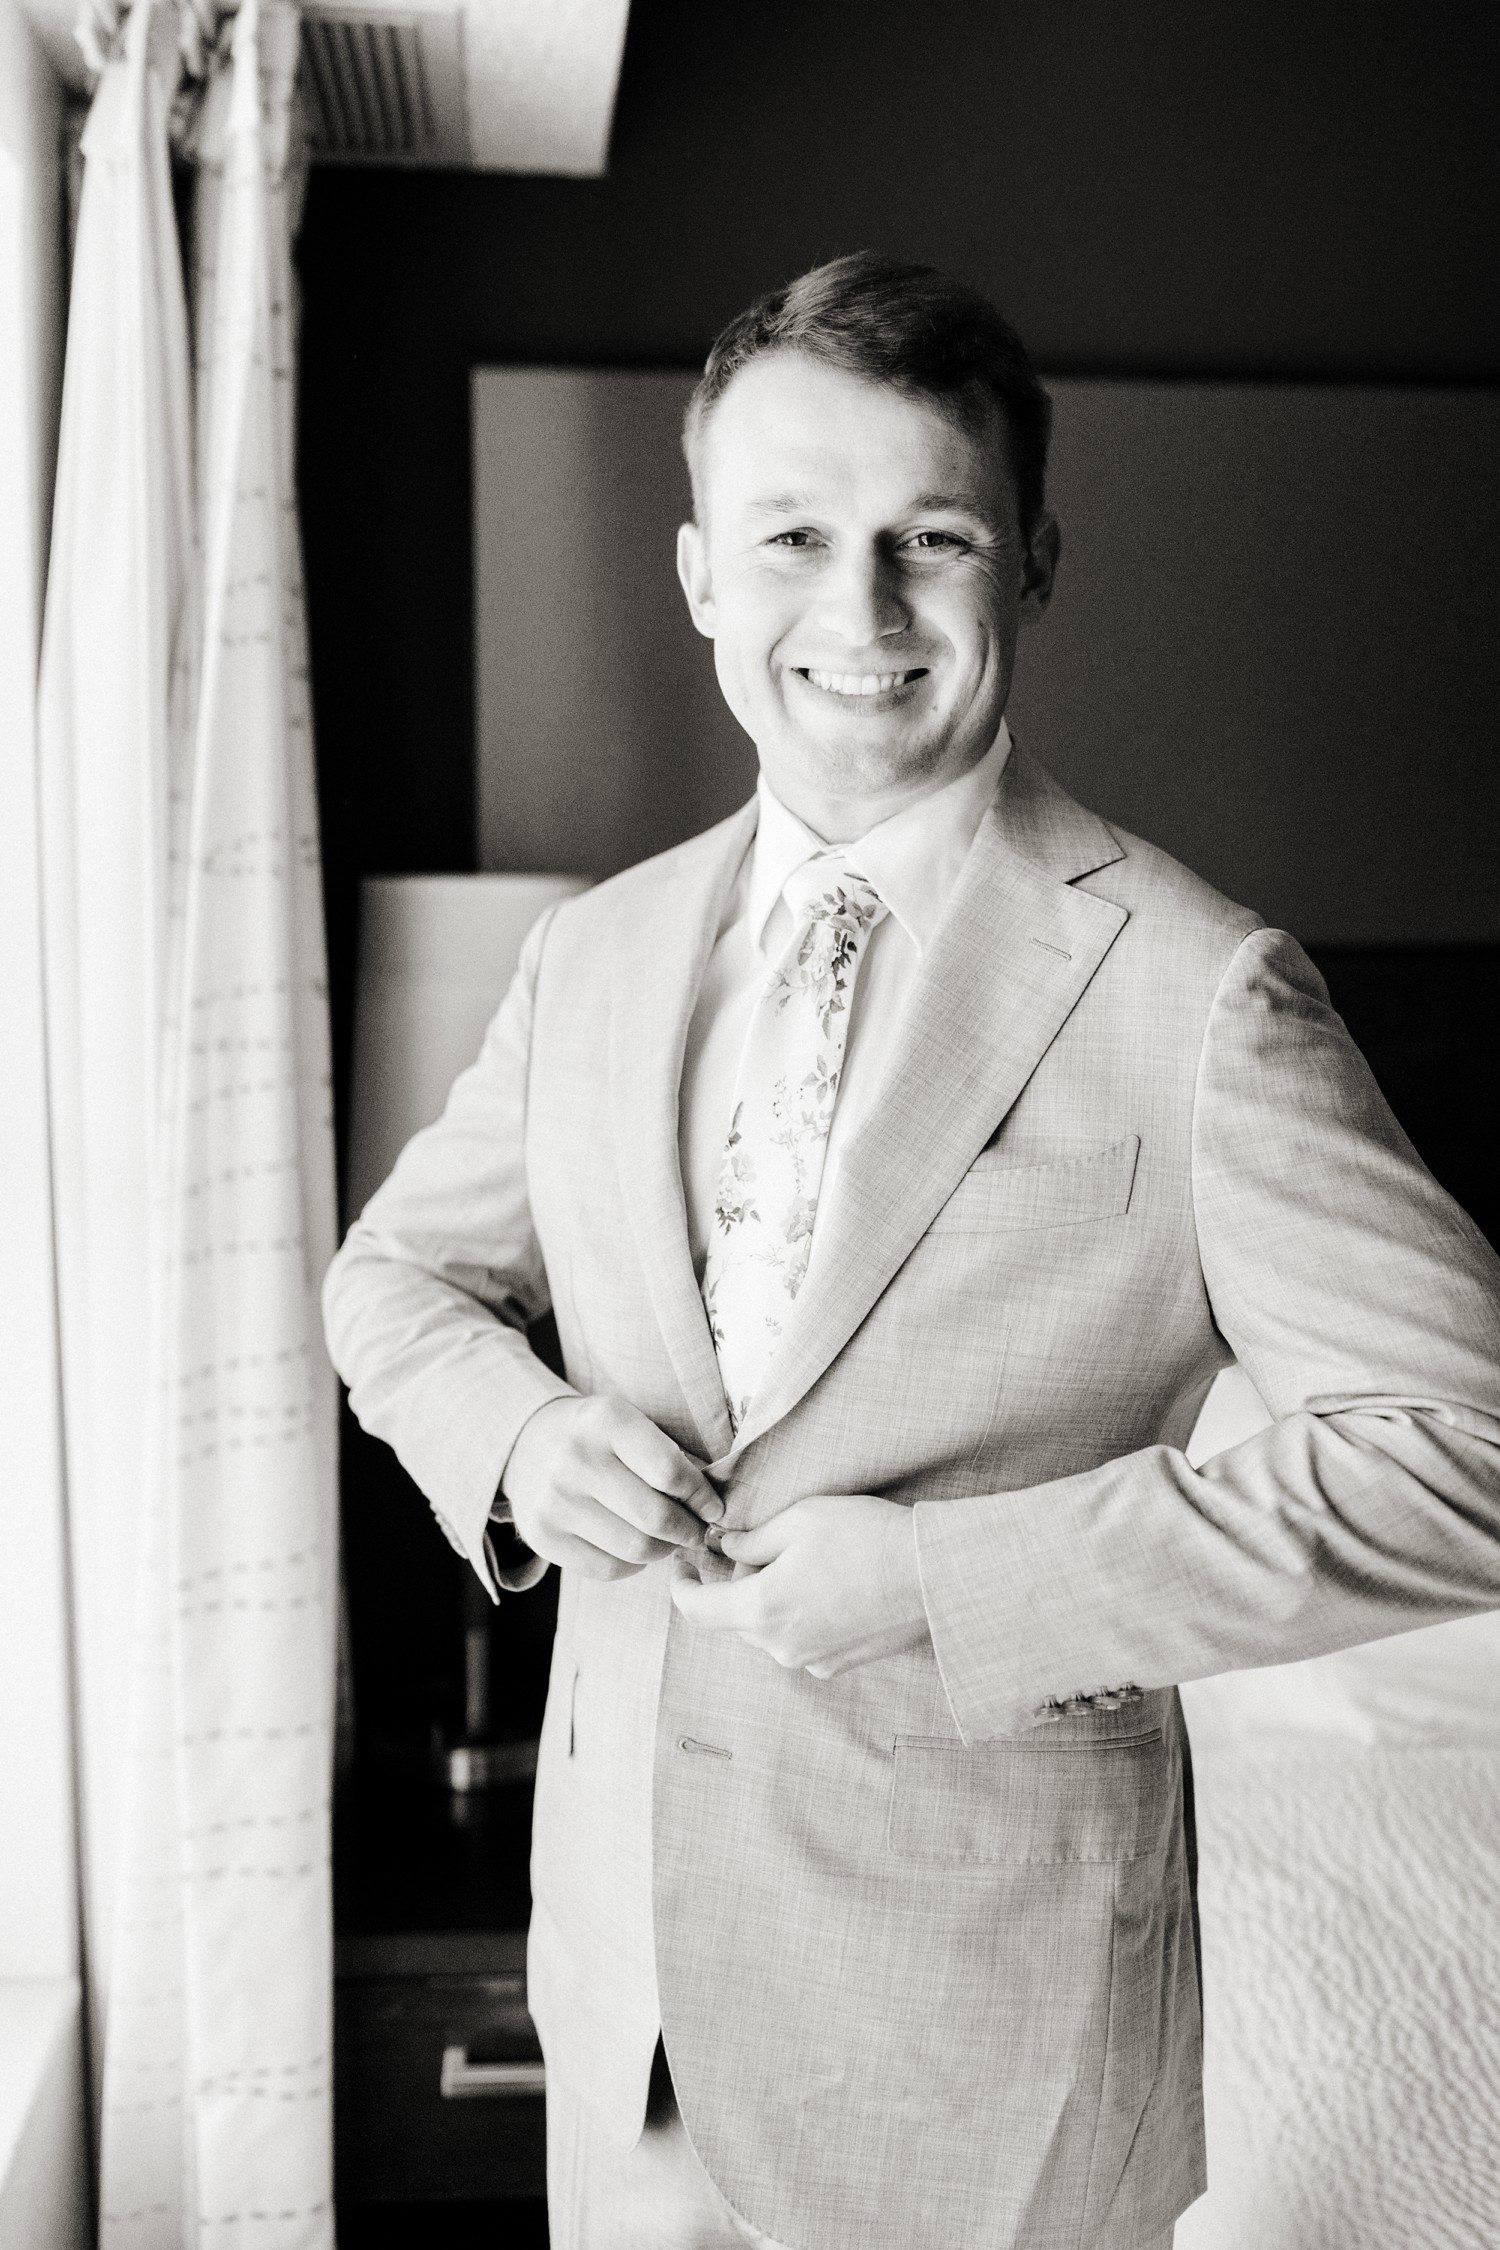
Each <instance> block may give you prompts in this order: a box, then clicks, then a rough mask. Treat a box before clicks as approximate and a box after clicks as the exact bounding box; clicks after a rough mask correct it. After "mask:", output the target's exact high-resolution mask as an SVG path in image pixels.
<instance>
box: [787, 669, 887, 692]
mask: <svg viewBox="0 0 1500 2250" xmlns="http://www.w3.org/2000/svg"><path fill="white" fill-rule="evenodd" d="M806 677H807V678H808V679H809V680H811V681H812V684H813V686H814V687H816V688H821V689H822V690H823V692H824V694H825V695H884V694H885V692H886V690H887V689H888V688H893V687H899V686H900V684H901V682H902V681H903V680H905V679H908V678H909V677H910V674H909V673H906V672H815V671H813V670H812V669H811V668H809V670H808V672H807V674H806Z"/></svg>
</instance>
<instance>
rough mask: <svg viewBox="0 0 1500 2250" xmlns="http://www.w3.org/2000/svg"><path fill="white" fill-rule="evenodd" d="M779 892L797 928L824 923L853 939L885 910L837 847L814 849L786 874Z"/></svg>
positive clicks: (877, 895)
mask: <svg viewBox="0 0 1500 2250" xmlns="http://www.w3.org/2000/svg"><path fill="white" fill-rule="evenodd" d="M782 896H783V897H784V898H785V900H786V903H787V906H788V908H789V909H790V911H791V914H792V918H793V920H794V922H795V923H796V925H797V927H798V929H799V930H805V929H807V928H809V927H811V926H814V925H816V924H818V923H820V922H822V923H827V924H828V925H829V926H830V927H831V928H833V929H837V930H841V931H843V932H844V933H845V934H847V935H848V936H849V937H851V938H853V939H854V940H855V941H856V942H859V941H862V940H863V939H864V938H865V937H867V936H868V935H869V933H870V931H871V930H873V929H874V927H875V925H876V923H877V922H879V921H880V920H881V919H882V918H883V917H884V915H885V913H886V911H887V909H886V904H885V901H884V899H883V898H882V897H881V895H880V893H879V891H877V890H876V888H875V886H874V884H873V883H872V882H871V881H870V879H869V877H868V876H867V875H862V874H861V873H860V871H859V869H858V868H857V867H851V866H850V864H849V862H848V861H847V860H846V859H845V857H844V855H843V853H842V852H837V851H832V852H818V853H816V854H815V855H814V856H813V858H811V859H808V860H804V861H803V863H802V865H801V866H800V867H799V868H797V869H796V870H795V872H794V873H792V874H791V875H789V876H788V877H787V881H786V887H785V889H784V891H783V893H782Z"/></svg>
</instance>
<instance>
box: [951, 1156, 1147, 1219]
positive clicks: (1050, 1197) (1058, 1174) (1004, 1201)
mask: <svg viewBox="0 0 1500 2250" xmlns="http://www.w3.org/2000/svg"><path fill="white" fill-rule="evenodd" d="M1140 1150H1141V1141H1140V1135H1139V1134H1138V1133H1130V1134H1127V1135H1126V1137H1125V1139H1124V1140H1121V1141H1111V1142H1110V1144H1109V1145H1108V1147H1106V1148H1094V1149H1084V1150H1082V1151H1080V1153H1079V1154H1078V1155H1077V1156H1065V1157H1060V1158H1059V1159H1058V1160H1057V1162H1056V1163H1053V1164H1005V1163H999V1162H996V1161H993V1160H992V1159H988V1158H981V1159H980V1161H979V1162H978V1163H977V1164H975V1165H972V1166H971V1167H970V1169H969V1170H968V1171H967V1172H966V1173H965V1174H964V1177H963V1178H962V1179H961V1180H960V1181H959V1183H958V1186H957V1187H956V1188H955V1189H954V1191H953V1193H952V1195H950V1196H949V1198H948V1200H947V1202H946V1203H945V1204H944V1205H943V1208H942V1210H941V1211H939V1213H938V1215H937V1217H936V1218H935V1219H934V1220H933V1222H932V1225H931V1227H930V1228H929V1230H928V1231H929V1233H932V1234H960V1233H962V1234H968V1233H972V1232H974V1231H975V1230H978V1229H983V1228H988V1227H996V1228H1000V1227H1067V1226H1077V1225H1078V1224H1079V1223H1080V1221H1082V1220H1086V1219H1107V1218H1113V1217H1117V1216H1118V1215H1119V1214H1120V1213H1121V1212H1123V1211H1127V1210H1128V1209H1129V1208H1130V1193H1131V1189H1132V1187H1133V1186H1134V1184H1135V1168H1136V1160H1137V1158H1138V1157H1139V1155H1140Z"/></svg>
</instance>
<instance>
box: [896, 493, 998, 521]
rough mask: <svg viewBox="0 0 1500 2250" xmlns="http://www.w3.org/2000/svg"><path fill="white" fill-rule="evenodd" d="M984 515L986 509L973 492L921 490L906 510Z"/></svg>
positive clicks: (918, 512) (916, 512)
mask: <svg viewBox="0 0 1500 2250" xmlns="http://www.w3.org/2000/svg"><path fill="white" fill-rule="evenodd" d="M945 509H946V510H947V512H948V513H949V514H950V515H958V516H982V515H983V514H984V509H983V508H982V507H981V506H980V504H979V502H978V501H977V500H976V499H975V497H974V495H973V493H972V492H919V493H918V494H917V496H916V498H915V500H913V501H912V503H911V505H910V507H909V508H908V510H907V511H906V512H907V513H908V514H909V515H914V516H915V515H922V514H927V513H929V512H930V513H931V514H934V515H936V514H939V513H941V512H942V511H943V510H945Z"/></svg>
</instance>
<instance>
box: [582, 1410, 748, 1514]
mask: <svg viewBox="0 0 1500 2250" xmlns="http://www.w3.org/2000/svg"><path fill="white" fill-rule="evenodd" d="M609 1442H610V1444H611V1446H612V1447H613V1448H614V1453H615V1458H616V1459H617V1460H619V1461H623V1462H624V1464H625V1466H626V1468H627V1469H631V1470H633V1471H634V1473H635V1474H636V1476H638V1477H640V1478H641V1479H642V1481H643V1482H644V1483H646V1484H649V1485H652V1486H653V1487H654V1488H655V1489H656V1491H658V1492H665V1493H667V1494H668V1495H669V1496H670V1498H672V1499H674V1500H684V1501H686V1503H687V1505H688V1506H689V1507H690V1508H691V1509H692V1511H693V1513H694V1514H695V1515H697V1516H699V1517H701V1518H702V1520H703V1521H704V1522H705V1523H717V1522H718V1521H719V1518H720V1517H721V1516H722V1515H723V1513H724V1503H723V1501H722V1500H721V1499H720V1498H719V1495H718V1494H717V1492H715V1490H714V1488H713V1486H712V1485H711V1484H710V1483H709V1481H708V1479H707V1477H705V1476H704V1474H703V1472H702V1470H701V1469H700V1468H699V1467H698V1465H697V1463H696V1462H694V1461H690V1460H689V1459H688V1457H687V1455H686V1454H685V1453H684V1452H683V1450H682V1447H681V1446H680V1445H676V1444H674V1443H673V1441H672V1439H671V1438H669V1437H668V1436H667V1433H666V1431H665V1430H659V1429H658V1428H657V1426H656V1424H655V1423H654V1422H653V1421H650V1420H649V1419H648V1418H647V1416H646V1415H644V1414H637V1413H636V1412H635V1411H634V1409H630V1410H628V1411H627V1412H626V1413H625V1414H623V1415H622V1416H621V1417H620V1420H619V1422H618V1424H617V1426H616V1427H615V1428H613V1429H612V1430H611V1431H610V1434H609Z"/></svg>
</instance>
